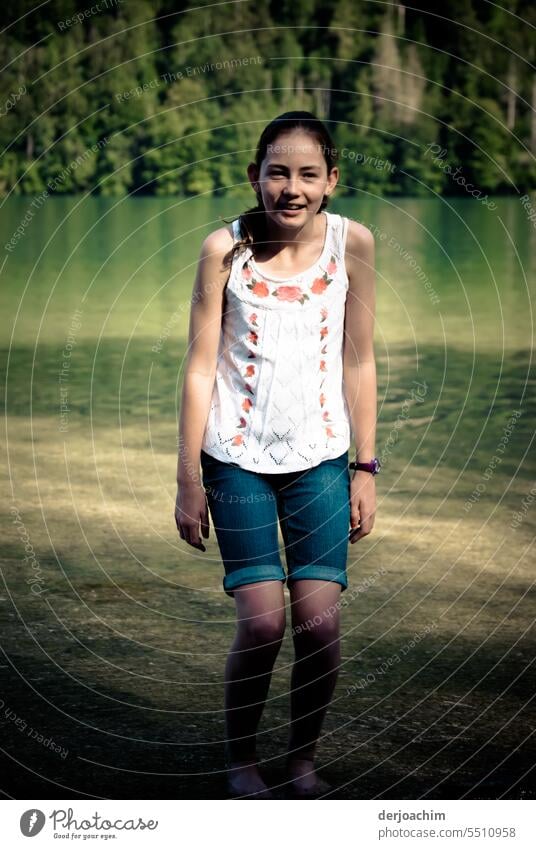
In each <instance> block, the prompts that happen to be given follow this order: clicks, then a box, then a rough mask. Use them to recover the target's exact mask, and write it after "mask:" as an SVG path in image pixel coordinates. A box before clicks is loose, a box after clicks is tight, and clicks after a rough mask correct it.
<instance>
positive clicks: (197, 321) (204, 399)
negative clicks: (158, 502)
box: [175, 227, 233, 551]
mask: <svg viewBox="0 0 536 849" xmlns="http://www.w3.org/2000/svg"><path fill="white" fill-rule="evenodd" d="M232 245H233V238H232V236H231V233H230V232H229V230H228V229H227V227H221V228H220V229H219V230H215V231H214V232H213V233H211V234H210V235H209V236H207V238H206V239H205V241H204V242H203V245H202V247H201V256H200V259H199V263H198V267H197V273H196V278H195V283H194V288H193V294H192V306H191V310H190V326H189V333H188V351H187V357H186V365H185V369H184V381H183V385H182V397H181V408H180V417H179V455H178V460H177V488H178V489H177V499H176V503H175V522H176V524H177V529H178V531H179V534H180V536H181V539H184V540H185V541H186V542H187V543H188V544H189V545H192V546H193V547H194V548H200V549H201V550H202V551H205V546H204V545H203V543H202V542H201V538H200V535H199V524H200V523H201V529H202V532H203V536H204V537H205V538H206V537H208V531H209V525H208V509H207V502H206V495H205V490H204V488H203V484H202V480H201V476H200V457H201V445H202V443H203V437H204V433H205V428H206V423H207V418H208V413H209V409H210V402H211V399H212V391H213V388H214V380H215V378H216V366H217V356H218V348H219V342H220V332H221V323H222V314H223V302H224V291H225V285H226V283H227V280H228V278H229V273H230V269H229V268H224V267H223V258H224V257H225V255H226V254H227V253H228V252H229V250H230V249H231V247H232Z"/></svg>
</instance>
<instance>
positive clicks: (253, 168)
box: [247, 162, 261, 194]
mask: <svg viewBox="0 0 536 849" xmlns="http://www.w3.org/2000/svg"><path fill="white" fill-rule="evenodd" d="M247 174H248V180H249V182H250V183H251V186H252V188H253V191H254V192H256V193H257V194H260V190H261V186H260V183H259V169H258V168H257V165H256V164H255V162H250V163H249V165H248V168H247Z"/></svg>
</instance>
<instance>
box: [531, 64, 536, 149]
mask: <svg viewBox="0 0 536 849" xmlns="http://www.w3.org/2000/svg"><path fill="white" fill-rule="evenodd" d="M530 149H531V151H532V153H536V76H534V77H533V78H532V112H531V113H530Z"/></svg>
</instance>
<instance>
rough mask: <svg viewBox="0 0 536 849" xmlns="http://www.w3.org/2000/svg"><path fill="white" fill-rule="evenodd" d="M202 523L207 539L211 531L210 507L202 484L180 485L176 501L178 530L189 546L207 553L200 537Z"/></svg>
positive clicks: (202, 529)
mask: <svg viewBox="0 0 536 849" xmlns="http://www.w3.org/2000/svg"><path fill="white" fill-rule="evenodd" d="M200 522H201V531H202V533H203V536H204V537H205V539H207V538H208V531H209V524H208V505H207V497H206V494H205V490H204V489H203V486H202V484H199V483H187V484H184V485H180V484H179V487H178V490H177V498H176V501H175V523H176V525H177V530H178V531H179V534H180V537H181V539H183V540H184V541H185V542H187V543H188V545H192V546H193V547H194V548H199V549H200V550H201V551H206V548H205V546H204V545H203V543H202V542H201V537H200V536H199V523H200Z"/></svg>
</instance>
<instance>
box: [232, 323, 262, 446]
mask: <svg viewBox="0 0 536 849" xmlns="http://www.w3.org/2000/svg"><path fill="white" fill-rule="evenodd" d="M248 321H249V324H250V330H249V332H248V333H247V334H246V339H247V341H248V342H251V344H252V345H258V343H259V334H258V333H257V332H256V331H255V330H252V329H251V327H258V326H259V325H258V323H257V313H255V312H252V313H251V315H249V316H248ZM255 357H256V354H255V352H254V351H253V350H252V349H249V352H248V359H251V358H255ZM255 373H256V366H255V365H253V364H251V365H247V366H246V369H245V371H244V373H243V377H244V378H252V377H254V376H255ZM244 389H245V390H246V392H249V395H253V396H254V395H255V391H254V389H253V387H252V386H251V382H250V381H248V380H244ZM249 395H245V396H244V400H243V401H242V403H241V405H240V406H241V408H242V410H244V412H245V413H247V414H248V415H249V412H250V410H251V409H252V407H253V401H252V400H251V398H250V397H249ZM247 424H248V422H247V419H246V418H244V416H240V419H239V423H238V425H237V427H238V428H240V429H242V430H243V429H244V428H245V427H247ZM232 443H233V445H243V444H244V437H243V434H241V433H237V434H236V435H235V436H234V437H233V440H232Z"/></svg>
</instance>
